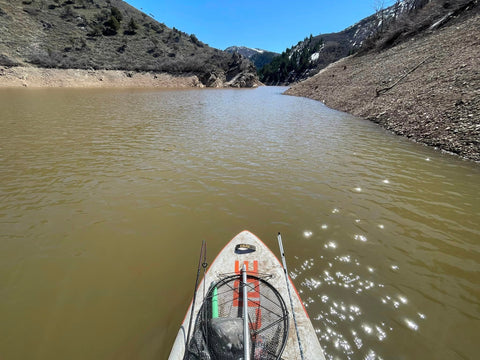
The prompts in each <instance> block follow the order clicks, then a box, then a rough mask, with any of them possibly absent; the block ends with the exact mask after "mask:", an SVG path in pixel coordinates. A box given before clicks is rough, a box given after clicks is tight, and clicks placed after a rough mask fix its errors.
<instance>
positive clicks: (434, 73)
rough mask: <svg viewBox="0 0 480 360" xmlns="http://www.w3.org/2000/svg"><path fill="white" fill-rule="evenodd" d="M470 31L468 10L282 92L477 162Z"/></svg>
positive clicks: (477, 40) (476, 49) (475, 53)
mask: <svg viewBox="0 0 480 360" xmlns="http://www.w3.org/2000/svg"><path fill="white" fill-rule="evenodd" d="M478 29H480V15H479V14H478V11H475V13H473V14H470V16H469V17H468V18H464V19H461V20H460V19H457V20H456V21H455V22H453V23H451V24H450V25H449V26H448V27H444V28H440V29H438V30H436V31H435V32H433V33H429V34H425V35H422V36H420V35H418V36H417V37H416V38H413V39H411V40H409V41H406V42H404V43H402V44H400V45H398V46H396V47H393V48H390V49H388V50H386V51H384V52H381V53H376V52H374V53H368V54H366V55H362V56H351V57H348V58H345V59H342V60H340V61H338V62H336V63H334V64H331V65H330V66H329V67H327V68H326V69H324V70H322V71H321V72H320V73H319V74H317V75H316V76H314V77H312V78H310V79H308V80H306V81H304V82H301V83H299V84H297V85H295V86H293V87H292V88H290V89H289V90H287V92H286V94H288V95H296V96H305V97H308V98H311V99H315V100H319V101H322V102H324V103H325V104H326V105H327V106H329V107H331V108H334V109H337V110H341V111H345V112H349V113H351V114H354V115H357V116H361V117H364V118H367V119H369V120H372V121H375V122H377V123H379V124H380V125H382V126H383V127H385V128H387V129H389V130H392V131H393V132H395V133H396V134H399V135H403V136H406V137H408V138H411V139H412V140H415V141H418V142H422V143H425V144H427V145H431V146H434V147H437V148H439V149H442V150H445V151H449V152H452V153H456V154H458V155H460V156H462V157H465V158H468V159H472V160H475V161H480V34H479V32H478ZM392 86H393V87H392ZM390 87H391V88H390Z"/></svg>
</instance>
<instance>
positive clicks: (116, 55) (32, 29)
mask: <svg viewBox="0 0 480 360" xmlns="http://www.w3.org/2000/svg"><path fill="white" fill-rule="evenodd" d="M0 32H1V33H2V36H1V38H0V66H5V67H11V66H24V67H25V66H27V67H31V66H35V67H39V68H59V69H85V70H91V69H93V70H100V69H102V70H105V69H106V70H126V71H140V72H141V71H143V72H154V73H168V74H172V75H182V76H184V75H185V74H192V75H195V76H197V77H198V79H199V81H200V82H201V83H202V84H203V85H204V86H212V87H218V86H224V85H229V86H255V85H256V84H258V79H257V78H256V71H255V67H254V66H253V64H251V63H250V62H249V61H247V60H245V59H243V58H241V57H239V56H235V55H232V54H229V53H226V52H224V51H221V50H218V49H213V48H211V47H209V46H207V45H206V44H204V43H202V42H201V41H200V40H198V39H197V37H196V36H195V35H194V34H191V35H188V34H186V33H184V32H182V31H179V30H177V29H175V28H173V29H170V28H168V27H167V26H165V25H164V24H162V23H159V22H158V21H156V20H154V19H153V18H151V17H150V16H147V15H146V14H144V13H142V12H141V11H139V10H137V9H135V8H133V7H132V6H130V5H128V4H127V3H125V2H123V1H120V0H23V1H22V0H0ZM0 80H1V78H0Z"/></svg>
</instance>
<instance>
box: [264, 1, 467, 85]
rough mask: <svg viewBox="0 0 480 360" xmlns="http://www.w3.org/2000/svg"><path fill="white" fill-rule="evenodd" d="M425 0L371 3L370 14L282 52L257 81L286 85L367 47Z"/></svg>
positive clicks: (420, 6)
mask: <svg viewBox="0 0 480 360" xmlns="http://www.w3.org/2000/svg"><path fill="white" fill-rule="evenodd" d="M428 2H429V0H397V1H395V3H394V4H393V5H391V6H389V7H387V8H383V2H375V3H378V4H382V5H377V9H376V11H375V13H374V14H373V15H371V16H368V17H366V18H365V19H362V20H361V21H359V22H358V23H356V24H354V25H352V26H350V27H348V28H347V29H345V30H343V31H341V32H338V33H330V34H320V35H317V36H312V35H310V36H309V37H306V38H305V39H304V40H303V41H299V42H298V43H297V45H294V46H292V47H291V48H289V49H287V50H286V51H284V52H283V53H282V54H281V55H280V56H278V57H276V58H275V59H273V61H272V62H271V63H270V64H268V65H266V66H265V67H263V68H262V69H260V71H259V76H260V81H262V82H263V83H265V84H267V85H289V84H293V83H295V82H298V81H302V80H305V79H307V78H309V77H311V76H313V75H315V74H316V73H318V72H319V71H320V70H322V69H323V68H325V67H326V66H328V65H329V64H331V63H333V62H335V61H337V60H340V59H341V58H343V57H345V56H348V55H351V54H353V53H356V52H357V51H362V50H365V49H366V48H370V47H371V46H372V45H373V44H374V43H375V42H376V41H377V40H378V39H379V38H381V37H382V36H383V34H384V33H385V31H386V30H387V29H388V27H389V25H390V24H392V23H394V22H397V21H400V20H402V19H404V18H408V16H409V15H410V14H411V13H414V12H416V11H418V10H419V9H421V8H423V7H424V6H425V5H426V4H427V3H428ZM452 2H454V3H455V2H458V0H452ZM445 11H448V10H445ZM372 12H373V9H372ZM394 40H395V39H394Z"/></svg>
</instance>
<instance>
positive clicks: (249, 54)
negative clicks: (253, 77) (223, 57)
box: [225, 46, 280, 69]
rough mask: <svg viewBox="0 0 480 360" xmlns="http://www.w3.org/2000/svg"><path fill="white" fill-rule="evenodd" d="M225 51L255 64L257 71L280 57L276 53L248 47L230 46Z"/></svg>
mask: <svg viewBox="0 0 480 360" xmlns="http://www.w3.org/2000/svg"><path fill="white" fill-rule="evenodd" d="M225 51H226V52H229V53H232V54H233V53H239V54H240V55H242V56H244V57H246V58H247V59H248V60H250V61H251V62H253V65H255V67H256V68H257V69H261V68H262V67H264V66H265V65H267V64H270V63H271V62H272V60H273V58H274V57H276V56H278V55H280V54H278V53H276V52H272V51H267V50H262V49H252V48H249V47H246V46H230V47H228V48H226V49H225Z"/></svg>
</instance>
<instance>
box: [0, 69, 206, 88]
mask: <svg viewBox="0 0 480 360" xmlns="http://www.w3.org/2000/svg"><path fill="white" fill-rule="evenodd" d="M203 87H205V86H204V85H203V84H202V83H201V82H200V80H199V79H198V77H197V76H196V75H193V74H192V75H179V76H174V75H170V74H167V73H154V72H137V71H126V70H83V69H47V68H37V67H30V66H14V67H6V66H0V89H6V88H167V89H174V88H203Z"/></svg>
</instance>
